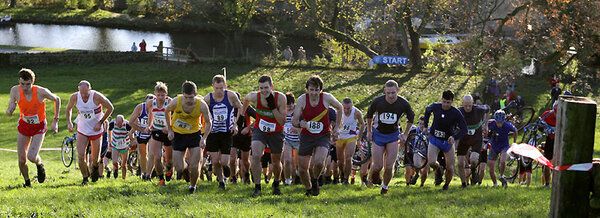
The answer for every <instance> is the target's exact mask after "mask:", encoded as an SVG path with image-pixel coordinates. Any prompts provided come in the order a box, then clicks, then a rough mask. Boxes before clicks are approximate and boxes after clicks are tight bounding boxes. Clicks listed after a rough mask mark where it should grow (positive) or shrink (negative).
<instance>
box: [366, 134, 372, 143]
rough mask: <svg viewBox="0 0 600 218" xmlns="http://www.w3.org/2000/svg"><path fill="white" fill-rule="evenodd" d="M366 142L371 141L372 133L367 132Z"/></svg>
mask: <svg viewBox="0 0 600 218" xmlns="http://www.w3.org/2000/svg"><path fill="white" fill-rule="evenodd" d="M367 141H369V142H370V141H373V133H372V132H367Z"/></svg>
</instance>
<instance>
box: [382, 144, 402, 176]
mask: <svg viewBox="0 0 600 218" xmlns="http://www.w3.org/2000/svg"><path fill="white" fill-rule="evenodd" d="M398 149H399V147H398V142H397V141H396V142H392V143H388V144H386V145H385V156H384V158H385V159H384V161H385V162H384V169H385V170H384V172H383V185H385V186H388V185H389V184H390V181H392V177H393V176H394V164H395V163H396V158H397V157H398Z"/></svg>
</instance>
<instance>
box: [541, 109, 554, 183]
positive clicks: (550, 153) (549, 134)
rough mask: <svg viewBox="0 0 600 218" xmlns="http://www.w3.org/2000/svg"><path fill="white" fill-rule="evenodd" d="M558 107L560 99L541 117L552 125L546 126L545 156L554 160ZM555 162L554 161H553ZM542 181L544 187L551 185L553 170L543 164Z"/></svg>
mask: <svg viewBox="0 0 600 218" xmlns="http://www.w3.org/2000/svg"><path fill="white" fill-rule="evenodd" d="M557 108H558V101H556V102H554V104H553V105H552V110H549V111H545V112H544V113H543V114H542V116H541V118H542V121H543V122H544V123H546V124H548V125H549V126H550V128H546V143H544V157H546V158H547V159H548V160H550V161H552V159H553V158H554V137H555V135H554V130H555V127H556V110H557ZM552 162H553V163H554V161H552ZM542 168H543V176H542V181H543V185H544V187H550V182H551V181H552V180H551V177H550V176H551V175H552V171H551V170H550V168H549V167H546V166H543V167H542Z"/></svg>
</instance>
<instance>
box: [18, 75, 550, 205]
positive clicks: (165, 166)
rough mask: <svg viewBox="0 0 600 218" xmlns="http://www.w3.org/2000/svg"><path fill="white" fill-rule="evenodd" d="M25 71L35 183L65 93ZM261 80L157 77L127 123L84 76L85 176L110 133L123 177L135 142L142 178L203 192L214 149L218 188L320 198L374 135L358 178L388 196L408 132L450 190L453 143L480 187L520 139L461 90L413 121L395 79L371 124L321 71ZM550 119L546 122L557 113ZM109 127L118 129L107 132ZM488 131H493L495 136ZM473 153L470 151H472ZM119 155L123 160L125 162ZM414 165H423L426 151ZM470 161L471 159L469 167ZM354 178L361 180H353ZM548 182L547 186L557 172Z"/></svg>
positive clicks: (77, 100)
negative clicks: (232, 82) (295, 85)
mask: <svg viewBox="0 0 600 218" xmlns="http://www.w3.org/2000/svg"><path fill="white" fill-rule="evenodd" d="M18 75H19V85H16V86H14V87H12V89H11V92H10V102H9V106H8V109H7V114H8V115H11V114H12V113H13V112H14V110H15V109H16V105H18V106H19V110H20V119H19V124H18V142H17V144H18V154H19V168H20V170H21V173H22V174H23V177H24V179H25V186H31V181H30V178H29V175H28V168H27V164H26V163H27V160H29V161H31V162H33V163H35V164H36V165H37V169H38V171H37V172H38V177H37V180H38V182H39V183H42V182H44V180H45V177H46V175H45V170H44V164H43V162H42V160H41V158H40V156H39V155H38V153H39V150H40V147H41V145H42V141H43V139H44V135H45V133H46V130H47V125H46V111H45V99H49V100H51V101H53V102H55V113H54V114H55V115H54V119H53V122H52V124H51V128H52V130H53V131H54V133H56V132H57V131H58V120H59V114H60V105H61V99H60V98H59V97H58V96H56V95H55V94H53V93H52V92H50V91H49V90H48V89H46V88H43V87H41V86H37V85H34V82H35V74H34V73H33V71H31V70H29V69H22V70H20V71H19V74H18ZM257 84H258V91H253V92H250V93H249V94H247V95H246V96H244V97H243V99H242V96H241V95H240V94H239V93H237V92H235V91H232V90H230V89H227V82H226V78H225V77H224V76H221V75H217V76H214V77H213V79H212V87H213V91H212V92H210V93H208V94H207V95H205V96H203V97H202V96H200V95H198V92H197V87H196V84H195V83H194V82H192V81H185V82H183V84H182V86H181V93H180V94H178V95H177V96H176V97H174V98H170V97H168V87H167V85H166V84H165V83H163V82H160V81H159V82H156V85H155V87H154V93H153V94H148V95H147V96H146V99H145V101H144V102H142V103H140V104H138V105H137V106H136V107H135V109H134V110H133V113H132V114H131V116H130V119H129V120H125V118H124V116H123V115H117V116H116V119H115V120H113V121H110V122H106V121H107V119H108V118H109V116H110V115H111V114H112V112H113V109H114V107H113V105H112V103H111V102H110V100H109V99H108V98H106V97H105V96H104V95H103V94H102V93H100V92H98V91H95V90H93V89H92V85H91V84H90V83H89V82H88V81H85V80H83V81H81V82H80V83H79V85H78V92H75V93H73V94H72V95H71V96H70V98H69V102H68V104H67V107H66V119H67V126H68V129H69V131H75V130H76V131H77V140H76V142H77V152H78V155H77V157H78V163H79V169H80V171H81V175H82V184H83V185H85V184H87V183H88V178H90V179H91V181H92V182H96V181H97V180H98V178H100V177H101V175H102V172H101V168H102V166H101V165H100V163H99V162H100V161H99V160H100V159H101V158H102V157H100V154H101V152H100V150H101V144H102V136H103V133H104V132H105V130H107V132H108V137H107V139H108V144H109V145H108V149H110V151H111V153H112V159H113V170H114V176H115V178H116V177H117V174H118V169H119V168H120V169H121V171H122V178H123V179H125V177H126V159H127V155H126V154H127V152H128V151H129V148H130V147H131V146H137V148H138V152H139V156H138V157H139V158H138V159H139V166H140V170H141V178H142V179H144V180H152V179H153V178H157V180H158V182H157V183H158V185H161V186H164V185H165V184H166V182H168V181H170V180H171V179H172V177H173V174H174V173H177V179H184V180H186V181H187V182H189V189H188V191H189V193H194V192H196V185H197V182H198V178H199V177H200V173H201V171H202V170H201V169H202V168H203V165H204V164H205V163H206V158H205V157H210V160H211V169H210V171H211V174H212V173H214V174H215V175H216V182H217V183H218V188H220V189H223V190H225V189H226V184H227V183H228V181H229V182H231V183H237V179H238V176H239V177H241V178H240V180H241V181H243V182H244V183H250V181H252V182H253V183H254V184H255V188H254V192H253V193H252V195H253V196H259V195H261V194H262V187H261V175H265V179H266V180H267V179H270V178H271V176H272V179H273V182H272V194H274V195H280V194H281V188H280V183H283V184H284V185H290V184H292V183H295V184H299V183H301V184H302V185H304V187H305V189H306V192H305V194H306V195H308V196H311V195H312V196H317V195H319V193H320V190H319V186H320V183H321V185H322V183H323V182H322V181H319V179H320V178H321V180H323V179H322V178H323V177H324V175H326V176H327V177H329V176H330V175H331V174H334V175H337V177H336V180H334V181H336V182H340V183H342V184H344V185H348V184H349V183H353V181H354V174H353V166H352V165H353V164H352V156H353V154H354V153H355V151H356V150H357V149H360V147H361V146H357V145H361V144H360V142H362V141H363V133H365V132H366V134H364V135H365V138H366V140H367V141H369V142H372V144H373V146H372V147H371V148H370V149H371V153H372V156H371V161H369V162H367V163H365V164H363V165H362V166H361V169H360V175H361V178H362V180H363V184H365V185H367V186H372V184H373V182H377V180H381V181H380V182H381V183H380V184H381V194H386V193H387V192H388V189H389V185H390V181H391V179H392V177H393V173H394V167H395V162H396V158H397V156H398V152H399V148H400V147H402V146H404V144H405V142H406V140H412V139H409V138H408V135H409V133H410V132H414V131H419V132H422V133H424V134H426V135H428V136H429V137H428V146H427V151H425V153H426V154H427V160H428V161H427V167H425V168H424V169H423V173H422V177H421V186H422V185H423V183H424V182H425V180H426V177H427V171H429V166H430V167H431V168H433V170H434V171H435V184H436V185H440V184H441V183H442V182H443V181H444V179H443V174H445V183H444V185H443V188H442V190H446V189H448V186H449V184H450V182H451V181H452V177H453V175H454V164H455V149H456V150H457V151H458V152H457V154H458V157H457V159H458V174H459V175H460V179H461V182H462V187H466V186H467V183H468V182H469V178H468V177H470V183H471V184H477V183H479V184H480V183H481V180H482V178H483V172H482V171H481V167H478V166H480V165H481V164H479V162H486V161H487V163H488V166H489V168H490V177H491V179H492V181H493V183H494V186H497V185H498V184H497V182H496V178H497V177H496V175H495V170H494V167H495V166H496V164H495V161H496V160H497V158H498V156H500V161H501V162H502V163H504V162H505V161H506V158H507V155H508V154H507V153H506V151H507V149H508V147H509V135H511V134H512V135H513V136H514V142H516V139H517V131H516V129H515V127H514V126H513V125H512V124H511V123H509V122H507V121H506V119H505V118H506V114H505V113H504V112H503V111H502V110H498V111H496V112H494V113H493V119H491V120H488V118H489V117H488V116H489V113H490V111H489V110H490V109H489V107H488V106H487V105H479V104H475V103H476V102H474V100H473V97H472V96H470V95H466V96H464V97H463V99H462V106H461V107H460V108H455V107H453V106H452V104H453V102H454V99H455V96H454V93H453V92H452V91H449V90H447V91H444V92H443V93H442V96H441V99H440V100H441V102H440V103H433V104H431V105H429V106H428V107H427V108H426V110H425V115H424V116H423V117H421V118H420V119H419V124H418V125H417V126H413V123H414V118H415V113H414V111H413V109H412V107H411V104H410V103H409V102H408V101H407V100H406V99H405V98H403V97H401V96H399V95H398V92H399V90H400V88H399V86H398V83H397V82H395V81H393V80H389V81H387V82H386V83H385V85H384V88H383V90H384V94H383V95H381V96H378V97H376V98H375V99H373V100H372V101H371V104H370V106H369V108H368V110H367V113H366V115H365V116H364V117H366V122H365V121H364V120H363V114H362V112H361V111H360V110H359V109H358V108H356V107H355V106H354V105H353V103H354V102H353V100H352V99H350V98H344V99H343V100H342V102H340V101H338V100H337V99H336V97H334V96H333V95H332V94H330V93H327V92H323V89H324V83H323V80H322V79H321V78H320V77H319V76H311V77H310V78H308V79H307V81H306V84H305V89H306V93H305V94H302V95H301V96H299V97H298V98H297V99H295V96H294V95H293V94H292V93H287V94H284V93H283V92H279V91H276V90H274V84H273V80H272V78H271V77H270V76H267V75H264V76H261V77H260V78H259V79H258V83H257ZM73 107H76V108H77V118H76V119H75V125H76V127H75V126H74V124H73V122H72V121H71V120H72V119H71V118H72V108H73ZM548 113H552V112H548ZM550 115H552V114H550ZM550 115H548V116H545V117H544V118H546V117H548V118H549V119H551V118H553V116H552V117H550ZM402 117H406V118H405V120H406V123H405V126H404V127H405V128H404V129H403V128H402V127H401V125H400V124H401V123H400V121H401V118H402ZM430 118H432V120H433V122H432V124H431V126H429V120H430ZM553 119H554V120H555V118H553ZM554 122H555V121H554ZM107 123H108V125H109V127H107V128H105V127H104V125H106V124H107ZM548 123H549V124H553V123H552V122H548ZM489 130H491V131H489ZM489 132H491V133H492V135H488V133H489ZM484 137H487V138H489V141H490V144H491V146H490V148H489V150H490V151H489V154H486V152H485V150H486V149H487V146H482V145H485V144H484V143H483V139H484ZM549 138H550V137H549ZM105 140H106V139H105ZM548 143H550V142H548ZM550 147H551V146H550ZM406 149H412V148H406ZM88 150H89V151H88ZM469 151H471V152H470V156H468V157H466V155H467V154H468V152H469ZM440 152H441V153H440ZM88 153H89V155H88ZM205 153H206V154H205ZM413 153H414V152H413ZM282 154H283V156H282ZM415 157H416V156H415ZM485 157H487V158H485ZM550 158H551V157H550ZM118 159H121V162H120V166H119V162H118ZM485 159H487V160H485ZM438 160H443V161H438ZM414 161H419V162H420V161H423V163H425V160H421V159H417V158H415V160H414ZM466 166H470V167H471V168H470V173H468V172H469V170H466V169H465V167H466ZM483 168H485V166H484V167H483ZM238 169H239V170H238ZM499 170H500V177H499V180H500V182H501V183H502V185H503V186H506V179H505V178H504V177H502V171H503V170H504V167H503V164H500V169H499ZM381 171H383V173H382V172H381ZM267 172H268V175H267ZM406 172H407V174H406V180H407V181H406V182H407V185H410V184H414V183H415V182H416V180H417V178H418V175H419V173H417V172H415V171H414V170H410V168H407V171H406ZM380 176H382V179H380ZM350 177H352V182H349V181H348V180H349V179H350ZM338 179H339V180H338ZM546 181H548V182H549V178H547V179H546ZM267 183H268V180H267Z"/></svg>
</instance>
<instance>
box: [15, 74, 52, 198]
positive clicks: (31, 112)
mask: <svg viewBox="0 0 600 218" xmlns="http://www.w3.org/2000/svg"><path fill="white" fill-rule="evenodd" d="M18 75H19V85H15V86H13V87H12V88H11V89H10V100H9V101H8V108H7V109H6V114H7V115H8V116H12V114H13V112H14V111H15V109H16V108H17V105H19V114H20V115H19V122H18V125H17V153H18V156H19V170H20V171H21V175H23V179H25V184H24V186H25V187H31V180H30V179H29V168H28V167H27V160H29V161H31V162H32V163H35V165H36V166H37V174H38V175H37V180H38V182H39V183H43V182H44V181H45V180H46V170H45V169H44V163H43V162H42V158H41V157H40V155H39V152H40V148H42V143H43V142H44V136H45V135H46V131H47V129H48V128H47V121H46V102H45V100H46V99H49V100H51V101H53V102H54V119H53V120H52V124H51V126H50V128H51V129H52V133H53V134H56V133H57V132H58V115H59V113H60V98H59V97H58V96H57V95H55V94H54V93H52V92H50V90H49V89H47V88H44V87H41V86H37V85H33V84H34V83H35V73H34V72H33V71H32V70H30V69H26V68H23V69H21V70H20V71H19V74H18ZM27 99H29V100H27Z"/></svg>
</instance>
